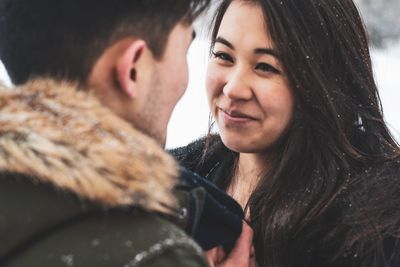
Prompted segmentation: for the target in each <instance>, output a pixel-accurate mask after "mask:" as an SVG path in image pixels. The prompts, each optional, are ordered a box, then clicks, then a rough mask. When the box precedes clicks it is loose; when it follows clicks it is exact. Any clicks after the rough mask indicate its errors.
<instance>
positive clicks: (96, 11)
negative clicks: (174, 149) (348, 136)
mask: <svg viewBox="0 0 400 267" xmlns="http://www.w3.org/2000/svg"><path fill="white" fill-rule="evenodd" d="M209 2H210V0H118V1H111V0H57V1H54V0H1V1H0V36H1V38H0V57H1V60H2V61H3V63H4V65H5V66H6V68H7V71H8V72H9V75H10V77H11V80H12V81H13V83H15V84H23V83H25V82H26V81H27V80H29V79H32V78H38V77H39V78H46V77H50V78H53V79H58V80H71V81H76V82H79V83H80V84H81V85H83V86H84V87H87V88H93V91H94V92H95V94H96V95H97V96H98V97H99V99H100V100H101V101H102V102H103V103H104V104H105V105H107V106H109V107H110V108H111V109H112V110H114V112H116V113H117V114H118V115H120V116H121V117H123V118H125V119H127V120H128V121H130V122H132V123H133V124H135V125H136V126H137V127H138V128H139V129H141V130H143V131H144V132H146V133H148V134H150V135H152V136H153V137H155V138H156V139H158V140H159V141H160V142H161V143H163V142H164V141H165V132H166V127H167V123H168V120H169V117H170V114H171V113H172V109H173V107H174V106H175V104H176V102H177V101H178V100H179V98H180V97H181V96H182V94H183V92H184V90H185V88H186V84H187V64H186V52H187V49H188V47H189V44H190V42H191V40H192V35H193V30H192V27H191V22H192V21H193V20H194V19H195V17H196V16H197V15H198V14H199V13H200V12H201V11H203V10H204V8H205V7H206V6H207V5H208V4H209Z"/></svg>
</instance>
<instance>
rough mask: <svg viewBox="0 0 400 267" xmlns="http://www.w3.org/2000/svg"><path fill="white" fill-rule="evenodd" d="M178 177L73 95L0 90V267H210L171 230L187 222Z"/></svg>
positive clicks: (162, 159)
mask: <svg viewBox="0 0 400 267" xmlns="http://www.w3.org/2000/svg"><path fill="white" fill-rule="evenodd" d="M177 176H178V167H177V165H176V163H175V161H174V160H173V159H172V158H171V157H170V156H169V155H168V154H166V153H165V152H164V151H163V149H162V148H160V147H159V145H158V144H156V143H155V142H154V141H153V140H152V139H150V138H149V137H147V136H145V135H144V134H142V133H140V132H139V131H137V130H135V129H134V128H133V127H132V126H131V125H130V124H128V123H127V122H125V121H123V120H121V119H120V118H119V117H117V116H115V115H114V114H113V113H112V112H110V111H109V110H108V109H106V108H104V107H103V106H102V105H101V104H100V103H98V101H97V100H96V99H95V98H94V97H92V96H91V95H90V94H89V93H87V92H84V91H80V90H78V88H77V87H76V86H74V85H71V84H67V83H58V82H55V81H51V80H38V81H31V82H29V83H27V84H26V85H24V86H22V87H18V88H13V89H9V88H6V87H4V86H1V87H0V266H5V267H17V266H18V267H28V266H41V267H46V266H49V267H50V266H51V267H57V266H60V267H61V266H74V267H91V266H97V267H99V266H121V267H124V266H127V267H128V266H163V267H166V266H207V264H206V261H205V259H204V258H203V256H202V251H201V249H200V248H199V246H198V245H196V244H195V242H194V241H192V239H190V238H189V237H188V236H187V235H186V234H185V233H184V232H183V231H182V230H181V229H180V228H179V227H177V226H176V225H175V224H173V223H171V222H170V221H169V219H172V220H173V221H176V222H178V224H179V220H181V219H182V220H184V216H182V214H181V216H179V215H178V214H179V212H178V211H179V205H178V204H177V203H176V200H175V197H174V194H173V193H172V189H173V188H174V186H175V184H176V181H177ZM175 211H176V212H175ZM166 218H169V219H168V220H167V219H166Z"/></svg>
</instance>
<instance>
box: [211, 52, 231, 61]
mask: <svg viewBox="0 0 400 267" xmlns="http://www.w3.org/2000/svg"><path fill="white" fill-rule="evenodd" d="M212 54H213V56H214V58H218V59H220V60H223V61H228V62H233V59H232V57H231V56H230V55H229V54H227V53H224V52H214V51H213V52H212Z"/></svg>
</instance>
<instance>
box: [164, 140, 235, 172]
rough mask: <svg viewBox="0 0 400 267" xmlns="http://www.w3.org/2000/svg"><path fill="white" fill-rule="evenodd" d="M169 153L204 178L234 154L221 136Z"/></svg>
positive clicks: (199, 141)
mask: <svg viewBox="0 0 400 267" xmlns="http://www.w3.org/2000/svg"><path fill="white" fill-rule="evenodd" d="M169 152H170V154H172V155H173V156H174V157H175V159H176V160H177V161H178V162H179V163H180V164H181V165H182V166H184V167H186V168H187V169H189V170H190V171H193V172H196V173H198V174H200V175H202V176H207V174H208V173H209V172H210V170H212V169H213V168H214V167H215V165H216V164H217V163H218V162H220V161H222V160H224V159H225V158H226V156H227V154H230V153H232V152H231V151H229V149H227V148H226V147H225V146H224V145H223V143H222V141H221V138H220V136H219V135H210V136H207V137H204V138H200V139H198V140H196V141H194V142H192V143H190V144H188V145H187V146H183V147H179V148H175V149H172V150H169Z"/></svg>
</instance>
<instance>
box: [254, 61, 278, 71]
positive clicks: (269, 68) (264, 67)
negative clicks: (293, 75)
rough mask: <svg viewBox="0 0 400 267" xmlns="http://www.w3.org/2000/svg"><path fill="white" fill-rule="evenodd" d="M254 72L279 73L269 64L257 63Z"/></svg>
mask: <svg viewBox="0 0 400 267" xmlns="http://www.w3.org/2000/svg"><path fill="white" fill-rule="evenodd" d="M256 70H261V71H263V72H273V73H278V74H279V73H280V72H279V70H277V69H276V68H274V67H272V66H271V65H270V64H267V63H258V64H257V66H256Z"/></svg>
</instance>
